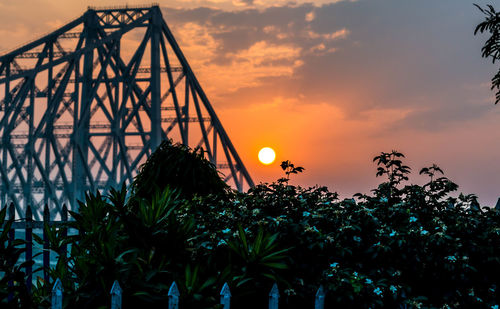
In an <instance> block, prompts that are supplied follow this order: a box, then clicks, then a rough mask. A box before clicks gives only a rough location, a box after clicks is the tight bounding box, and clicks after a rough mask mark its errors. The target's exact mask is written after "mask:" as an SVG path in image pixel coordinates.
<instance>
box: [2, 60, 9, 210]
mask: <svg viewBox="0 0 500 309" xmlns="http://www.w3.org/2000/svg"><path fill="white" fill-rule="evenodd" d="M5 77H6V82H5V97H4V102H5V104H4V106H3V113H4V115H5V114H6V113H7V108H8V106H9V105H10V101H11V100H10V62H9V63H7V65H6V67H5ZM4 123H5V125H4V127H3V128H2V129H3V136H2V144H1V145H0V149H1V150H2V165H3V166H2V167H3V170H4V171H7V147H6V145H7V138H8V136H7V134H5V132H6V129H7V121H5V122H4ZM7 177H8V176H7V175H6V178H7ZM6 186H7V184H3V187H4V188H5V189H4V194H2V205H0V207H4V206H6V204H7V202H8V200H9V196H8V193H7V188H6Z"/></svg>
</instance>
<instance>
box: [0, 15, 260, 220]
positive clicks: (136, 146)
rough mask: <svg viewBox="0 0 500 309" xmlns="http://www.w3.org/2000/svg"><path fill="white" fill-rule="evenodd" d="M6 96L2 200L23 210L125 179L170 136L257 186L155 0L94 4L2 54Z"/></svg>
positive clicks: (231, 176)
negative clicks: (151, 0) (140, 4)
mask: <svg viewBox="0 0 500 309" xmlns="http://www.w3.org/2000/svg"><path fill="white" fill-rule="evenodd" d="M128 36H131V37H132V39H126V38H127V37H128ZM124 38H125V39H124ZM134 42H136V43H135V45H134V46H131V45H133V44H134ZM124 44H125V45H126V46H125V45H124ZM131 52H132V53H131ZM2 96H3V98H2ZM0 98H1V102H0V136H1V144H0V178H1V186H0V198H1V201H0V202H1V203H2V205H4V204H5V203H7V202H12V203H14V205H15V206H16V210H17V213H18V215H21V214H22V213H23V209H24V207H25V205H27V204H30V205H33V206H34V207H33V208H34V209H38V210H39V211H37V212H35V213H34V216H35V218H37V219H39V217H40V216H41V209H42V207H41V205H43V204H49V205H50V208H51V209H52V210H53V211H59V210H60V209H61V208H62V205H63V204H64V203H67V204H69V205H70V209H73V210H76V209H77V200H80V199H82V198H83V197H84V194H85V192H86V191H87V190H90V191H96V190H101V191H104V192H106V191H107V190H108V189H109V188H111V187H117V186H120V185H121V184H122V183H124V182H125V183H128V184H129V183H130V182H131V181H132V180H133V177H134V176H135V175H136V173H137V170H138V168H139V166H140V165H141V164H142V163H143V162H144V161H145V160H146V158H147V157H148V156H149V155H150V154H151V152H152V151H154V149H155V148H156V147H157V146H158V145H159V144H160V143H161V141H162V140H164V139H166V138H172V139H174V140H175V141H179V142H182V143H183V144H185V145H189V146H191V147H202V148H203V149H204V150H205V154H206V157H207V159H208V160H210V161H211V162H212V163H213V164H215V165H216V166H217V167H218V168H220V169H221V171H222V172H223V174H225V175H226V176H225V177H226V181H228V182H229V183H230V184H232V185H234V186H235V187H236V188H237V189H238V190H243V189H244V187H245V186H246V187H251V186H253V185H254V184H253V181H252V179H251V177H250V175H249V173H248V171H247V170H246V168H245V166H244V165H243V162H242V161H241V159H240V157H239V156H238V153H237V152H236V149H235V147H234V146H233V144H232V143H231V141H230V139H229V137H228V135H227V133H226V131H225V130H224V128H223V127H222V124H221V122H220V120H219V118H218V117H217V115H216V113H215V111H214V109H213V107H212V105H211V104H210V102H209V100H208V98H207V96H206V94H205V92H204V91H203V89H202V88H201V86H200V83H199V82H198V80H197V79H196V76H195V75H194V73H193V71H192V69H191V67H190V66H189V64H188V62H187V60H186V58H185V57H184V55H183V53H182V51H181V49H180V48H179V46H178V44H177V42H176V40H175V39H174V36H173V35H172V33H171V31H170V29H169V28H168V26H167V24H166V23H165V21H164V20H163V17H162V14H161V11H160V8H159V7H158V6H153V7H148V8H128V7H127V8H114V9H93V8H89V10H88V11H87V12H85V13H84V14H83V15H82V16H81V17H79V18H77V19H75V20H74V21H72V22H70V23H68V24H67V25H65V26H63V27H61V28H60V29H58V30H56V31H54V32H52V33H50V34H48V35H46V36H44V37H42V38H40V39H38V40H36V41H33V42H32V43H29V44H27V45H25V46H23V47H20V48H17V49H15V50H13V51H11V52H9V53H7V54H5V55H3V56H0Z"/></svg>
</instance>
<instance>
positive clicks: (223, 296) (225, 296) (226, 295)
mask: <svg viewBox="0 0 500 309" xmlns="http://www.w3.org/2000/svg"><path fill="white" fill-rule="evenodd" d="M220 304H221V305H222V306H223V307H222V308H223V309H230V308H231V291H230V290H229V285H227V282H226V283H224V285H223V286H222V290H221V291H220Z"/></svg>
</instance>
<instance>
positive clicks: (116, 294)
mask: <svg viewBox="0 0 500 309" xmlns="http://www.w3.org/2000/svg"><path fill="white" fill-rule="evenodd" d="M110 294H111V309H122V288H121V287H120V283H118V280H115V282H113V286H112V287H111V291H110Z"/></svg>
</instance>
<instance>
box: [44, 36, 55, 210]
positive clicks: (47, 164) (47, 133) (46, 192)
mask: <svg viewBox="0 0 500 309" xmlns="http://www.w3.org/2000/svg"><path fill="white" fill-rule="evenodd" d="M47 44H49V62H52V61H53V60H54V58H53V57H54V44H52V42H49V43H47ZM53 70H54V69H53V67H52V66H50V67H49V69H48V72H47V75H48V77H47V78H48V81H47V111H51V110H52V106H49V104H50V102H52V86H53V83H52V79H53V77H54V76H53ZM53 125H54V119H49V120H48V121H47V123H46V125H45V136H44V137H45V166H44V168H45V171H46V172H47V177H48V179H50V172H51V171H50V164H51V163H52V162H51V161H50V134H51V132H52V130H53ZM46 186H47V187H48V186H49V184H46ZM54 187H55V186H54ZM51 195H52V190H47V188H45V190H44V193H43V204H44V205H49V202H50V198H51V197H52V196H51ZM49 209H50V207H49Z"/></svg>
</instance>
